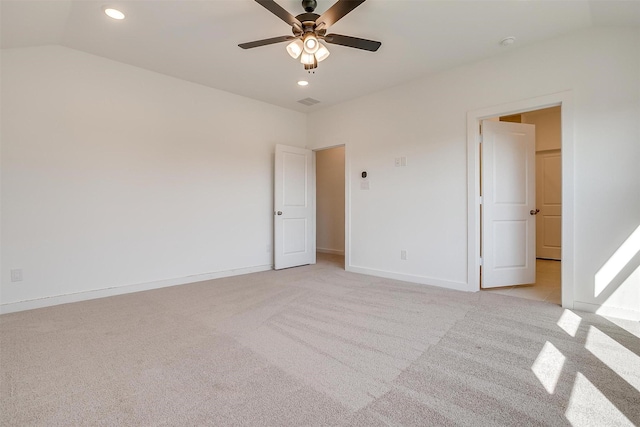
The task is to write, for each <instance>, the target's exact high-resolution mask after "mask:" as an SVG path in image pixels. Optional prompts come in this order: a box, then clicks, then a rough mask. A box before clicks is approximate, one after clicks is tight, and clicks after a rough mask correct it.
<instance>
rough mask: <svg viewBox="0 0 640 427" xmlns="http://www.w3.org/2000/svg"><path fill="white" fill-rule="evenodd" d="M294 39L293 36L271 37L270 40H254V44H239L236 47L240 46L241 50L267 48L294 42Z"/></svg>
mask: <svg viewBox="0 0 640 427" xmlns="http://www.w3.org/2000/svg"><path fill="white" fill-rule="evenodd" d="M295 38H296V37H293V36H280V37H272V38H270V39H264V40H256V41H254V42H248V43H240V44H239V45H238V46H240V47H241V48H243V49H252V48H254V47H260V46H267V45H269V44H274V43H282V42H286V41H289V40H294V39H295Z"/></svg>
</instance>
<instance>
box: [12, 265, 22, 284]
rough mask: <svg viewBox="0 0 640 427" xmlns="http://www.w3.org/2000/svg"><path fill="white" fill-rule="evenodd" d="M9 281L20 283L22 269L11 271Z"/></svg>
mask: <svg viewBox="0 0 640 427" xmlns="http://www.w3.org/2000/svg"><path fill="white" fill-rule="evenodd" d="M11 281H12V282H22V269H21V268H16V269H13V270H11Z"/></svg>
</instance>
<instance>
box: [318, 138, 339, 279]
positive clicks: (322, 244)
mask: <svg viewBox="0 0 640 427" xmlns="http://www.w3.org/2000/svg"><path fill="white" fill-rule="evenodd" d="M315 158H316V252H317V255H316V258H317V259H318V262H328V263H331V264H339V265H340V267H341V268H342V269H344V268H345V262H344V260H345V193H346V192H345V181H346V179H345V147H344V145H341V146H337V147H331V148H326V149H321V150H317V151H315Z"/></svg>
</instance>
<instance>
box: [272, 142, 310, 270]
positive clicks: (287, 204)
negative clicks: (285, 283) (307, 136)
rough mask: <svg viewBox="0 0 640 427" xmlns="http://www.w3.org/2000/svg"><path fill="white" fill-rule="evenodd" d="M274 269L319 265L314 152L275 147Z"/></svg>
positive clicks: (280, 146) (281, 146) (296, 148)
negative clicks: (317, 263) (317, 260)
mask: <svg viewBox="0 0 640 427" xmlns="http://www.w3.org/2000/svg"><path fill="white" fill-rule="evenodd" d="M274 181H275V189H274V198H275V200H274V204H273V205H274V210H275V211H274V246H275V248H274V268H275V269H276V270H280V269H282V268H289V267H296V266H299V265H306V264H315V263H316V211H315V198H316V195H315V193H316V186H315V172H314V161H313V152H312V151H311V150H306V149H304V148H298V147H288V146H286V145H276V162H275V177H274Z"/></svg>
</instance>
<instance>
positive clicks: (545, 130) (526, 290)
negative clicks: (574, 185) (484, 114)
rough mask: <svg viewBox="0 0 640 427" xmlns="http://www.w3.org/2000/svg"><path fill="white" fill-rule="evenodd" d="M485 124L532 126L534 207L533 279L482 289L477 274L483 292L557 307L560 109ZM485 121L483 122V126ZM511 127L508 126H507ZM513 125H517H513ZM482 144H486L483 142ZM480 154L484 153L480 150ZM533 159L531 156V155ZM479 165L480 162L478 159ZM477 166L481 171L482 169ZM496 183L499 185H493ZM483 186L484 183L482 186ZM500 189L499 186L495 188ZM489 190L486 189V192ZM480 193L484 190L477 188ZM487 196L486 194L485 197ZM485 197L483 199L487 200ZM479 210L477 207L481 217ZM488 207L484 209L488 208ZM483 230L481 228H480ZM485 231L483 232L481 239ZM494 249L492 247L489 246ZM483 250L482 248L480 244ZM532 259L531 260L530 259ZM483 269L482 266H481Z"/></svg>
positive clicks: (559, 288)
mask: <svg viewBox="0 0 640 427" xmlns="http://www.w3.org/2000/svg"><path fill="white" fill-rule="evenodd" d="M488 121H490V122H493V121H500V122H508V123H518V124H528V125H534V126H535V138H534V141H533V145H534V147H532V148H533V149H532V154H533V152H535V158H534V159H532V160H534V163H535V166H534V167H532V168H531V175H533V176H532V177H531V181H532V182H533V183H535V194H534V195H533V198H534V199H535V203H534V205H535V208H534V210H532V211H531V212H530V214H531V215H532V216H534V217H533V218H529V221H530V224H531V225H535V233H534V232H533V231H531V232H530V234H531V236H530V238H531V239H535V245H533V243H534V242H533V241H532V242H531V243H532V245H531V246H532V249H533V252H534V254H532V255H533V256H532V264H533V265H532V266H531V267H532V268H531V270H532V272H534V273H535V279H533V280H525V282H526V283H523V282H517V283H520V284H519V285H516V284H515V283H513V284H511V283H509V282H506V283H501V284H499V285H497V286H498V287H494V286H486V285H485V284H484V281H485V280H489V275H488V273H490V271H487V272H486V273H487V275H484V274H482V273H483V272H481V284H482V288H483V290H487V291H489V292H492V293H498V294H504V295H509V296H514V297H521V298H528V299H533V300H538V301H547V302H550V303H553V304H558V305H560V304H561V248H562V246H561V245H562V238H561V230H562V144H561V141H562V133H561V107H560V106H555V107H550V108H544V109H540V110H535V111H528V112H522V113H518V114H512V115H508V116H500V117H495V118H492V119H489V120H488ZM486 122H487V121H485V123H486ZM510 126H511V125H510ZM516 126H517V125H516ZM485 142H488V141H486V139H485ZM483 151H484V150H483ZM532 157H534V156H532ZM481 163H482V159H481ZM482 167H483V166H482V164H481V170H482ZM497 184H500V183H497ZM483 185H484V184H483ZM498 187H500V185H498ZM487 190H489V189H487ZM481 194H482V195H483V196H484V195H485V194H484V190H483V188H482V187H481ZM487 196H489V194H487ZM487 198H488V197H484V199H487ZM483 207H485V206H481V214H482V210H483ZM489 207H491V206H486V208H489ZM483 228H484V226H483ZM486 231H487V230H483V231H482V233H481V235H482V236H484V235H485V232H486ZM491 246H495V245H491ZM483 247H484V245H483ZM533 258H535V259H533ZM481 268H483V267H481Z"/></svg>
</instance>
